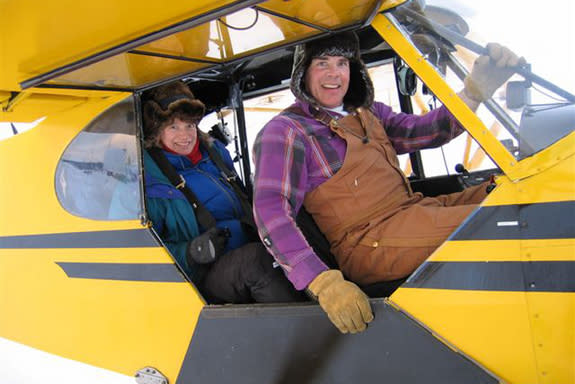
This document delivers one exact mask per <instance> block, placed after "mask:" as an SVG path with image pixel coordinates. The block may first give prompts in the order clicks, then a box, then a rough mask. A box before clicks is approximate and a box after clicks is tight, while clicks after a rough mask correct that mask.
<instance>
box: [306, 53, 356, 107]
mask: <svg viewBox="0 0 575 384" xmlns="http://www.w3.org/2000/svg"><path fill="white" fill-rule="evenodd" d="M305 86H306V89H307V91H308V92H309V93H310V94H311V96H313V98H314V99H315V100H316V101H317V102H318V103H319V104H320V105H321V106H323V107H326V108H335V107H338V106H340V105H342V104H343V97H344V96H345V94H346V93H347V89H348V88H349V60H348V59H346V58H345V57H343V56H320V57H316V58H314V59H312V61H311V64H310V65H309V68H308V69H307V71H306V73H305Z"/></svg>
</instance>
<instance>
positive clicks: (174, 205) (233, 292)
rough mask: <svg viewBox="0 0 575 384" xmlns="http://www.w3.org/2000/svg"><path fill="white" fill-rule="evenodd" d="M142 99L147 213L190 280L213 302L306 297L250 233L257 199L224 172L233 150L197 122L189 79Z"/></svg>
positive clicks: (197, 104) (198, 110)
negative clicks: (250, 198)
mask: <svg viewBox="0 0 575 384" xmlns="http://www.w3.org/2000/svg"><path fill="white" fill-rule="evenodd" d="M143 102H144V109H143V112H144V135H145V143H144V145H145V147H146V149H147V151H146V152H145V153H144V169H145V180H146V183H145V189H146V203H147V209H148V214H149V217H150V219H151V221H152V225H153V227H154V229H155V230H156V232H157V233H158V234H159V236H160V237H161V238H162V240H163V241H164V243H165V244H166V246H167V247H168V249H169V250H170V252H171V253H172V255H173V256H174V257H175V258H176V260H177V262H178V264H179V265H180V266H181V268H182V269H183V270H184V271H185V272H186V273H187V274H188V276H189V278H190V279H191V280H192V282H194V284H196V286H197V287H198V288H199V289H200V291H201V292H202V293H203V294H204V296H205V297H206V299H207V300H208V301H210V302H218V303H221V302H231V303H247V302H253V301H256V302H289V301H296V300H300V299H301V296H300V293H298V292H297V291H295V290H294V289H293V288H292V287H291V285H290V284H289V282H288V281H287V279H286V278H285V275H284V274H283V272H282V271H281V269H280V268H274V267H273V258H272V257H271V256H270V255H269V254H268V253H267V252H266V250H265V247H264V246H263V245H262V244H261V243H259V241H255V239H254V240H252V238H251V237H250V236H249V233H248V232H249V228H248V227H249V223H253V219H252V217H251V205H250V204H249V203H248V202H247V200H246V199H243V201H242V198H243V197H242V196H241V190H240V188H241V187H240V188H238V185H233V181H228V179H233V178H230V177H223V176H225V175H226V174H227V175H228V176H229V175H230V174H232V175H233V176H235V172H234V171H233V169H234V168H233V163H232V160H231V157H230V154H229V153H228V152H227V150H226V149H225V147H224V146H223V144H221V143H220V142H219V141H217V140H214V139H213V138H211V137H210V136H209V135H207V134H205V133H203V132H201V131H200V130H198V128H197V126H198V123H199V122H200V120H201V119H202V117H203V115H204V110H205V107H204V105H203V103H202V102H201V101H199V100H197V99H195V98H194V95H193V94H192V92H191V91H190V89H189V88H188V87H187V85H186V84H185V83H183V82H175V83H171V84H168V85H165V86H161V87H158V88H156V89H153V90H151V91H148V92H147V94H145V95H144V97H143ZM174 171H175V172H174ZM170 173H171V175H170ZM170 177H171V179H172V181H173V182H170ZM174 178H175V181H174ZM182 181H183V182H185V183H182ZM175 185H177V187H176V186H175ZM186 188H187V189H188V190H185V189H186ZM190 191H191V193H190ZM194 199H195V200H194ZM192 204H193V205H195V206H196V207H193V206H192ZM206 211H207V212H206ZM245 223H248V224H247V226H246V224H245Z"/></svg>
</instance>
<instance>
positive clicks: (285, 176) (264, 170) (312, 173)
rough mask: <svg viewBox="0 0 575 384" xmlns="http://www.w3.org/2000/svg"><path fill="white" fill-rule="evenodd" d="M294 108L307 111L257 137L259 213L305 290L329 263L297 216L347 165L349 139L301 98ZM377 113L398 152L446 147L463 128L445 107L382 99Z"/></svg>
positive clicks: (271, 243)
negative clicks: (426, 108)
mask: <svg viewBox="0 0 575 384" xmlns="http://www.w3.org/2000/svg"><path fill="white" fill-rule="evenodd" d="M294 106H295V107H297V108H299V109H300V110H301V111H302V112H303V114H304V115H300V114H296V113H293V112H292V111H288V110H285V111H283V112H282V113H280V114H279V115H278V116H276V117H274V118H273V119H272V120H270V121H269V122H268V123H267V124H266V125H265V126H264V128H263V129H262V130H261V131H260V133H259V134H258V137H257V139H256V141H255V144H254V161H255V184H254V217H255V220H256V223H257V225H258V228H259V234H260V237H261V238H262V240H263V242H264V244H265V245H266V247H267V248H268V251H269V252H270V253H271V254H272V255H273V256H274V258H275V259H276V261H277V263H278V264H279V265H280V266H281V267H282V268H283V269H284V271H285V273H286V275H287V277H288V279H289V280H290V281H291V282H292V284H293V285H294V286H295V288H296V289H304V288H306V287H307V286H308V284H309V283H310V282H311V281H312V280H313V279H314V278H315V277H316V276H317V275H318V274H320V273H321V272H323V271H325V270H327V269H328V267H327V266H326V265H325V264H324V263H323V262H322V261H321V260H320V258H319V257H318V256H317V255H316V254H315V253H314V251H313V250H312V248H311V247H310V246H309V244H308V243H307V241H306V239H305V238H304V236H303V234H302V233H301V231H300V230H299V228H298V227H297V225H296V222H295V217H296V214H297V212H298V211H299V209H300V207H301V206H302V204H303V200H304V197H305V195H306V193H307V192H309V191H311V190H313V189H314V188H316V187H318V186H319V185H321V184H322V183H323V182H325V181H326V180H328V179H329V178H330V177H331V176H332V175H334V174H335V173H336V172H337V171H338V170H339V169H340V168H341V166H342V164H343V161H344V158H345V151H346V142H345V140H343V139H341V138H340V137H339V136H337V135H334V134H333V133H332V132H331V130H330V129H329V127H328V126H326V125H325V124H323V123H321V122H319V121H318V120H316V119H314V118H313V117H312V114H311V113H310V108H311V107H310V105H309V104H307V103H305V102H302V101H297V102H296V103H295V104H294V105H293V106H292V107H294ZM372 112H373V113H374V115H375V116H376V117H377V118H378V119H379V120H380V121H381V123H382V125H383V126H384V127H385V131H386V133H387V135H388V137H389V139H390V140H391V142H392V143H393V146H394V148H395V150H396V152H397V153H398V154H402V153H410V152H413V151H416V150H419V149H423V148H432V147H438V146H441V145H443V144H445V143H447V142H449V141H450V140H451V139H453V138H454V137H456V136H457V135H459V134H461V133H462V132H463V128H462V127H461V125H460V124H459V123H458V122H457V121H456V120H455V118H454V117H453V116H452V115H451V114H450V113H449V112H448V111H447V109H446V108H445V107H441V108H438V109H435V110H433V111H431V112H429V113H427V114H426V115H423V116H416V115H408V114H404V113H395V112H393V111H392V110H391V108H390V107H389V106H387V105H385V104H382V103H377V102H376V103H375V104H374V105H373V107H372ZM331 114H332V115H333V116H334V117H339V115H337V114H336V113H331Z"/></svg>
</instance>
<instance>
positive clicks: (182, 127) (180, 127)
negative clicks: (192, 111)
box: [160, 118, 198, 156]
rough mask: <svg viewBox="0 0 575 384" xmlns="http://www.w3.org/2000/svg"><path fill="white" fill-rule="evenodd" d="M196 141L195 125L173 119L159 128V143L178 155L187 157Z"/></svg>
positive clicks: (196, 131)
mask: <svg viewBox="0 0 575 384" xmlns="http://www.w3.org/2000/svg"><path fill="white" fill-rule="evenodd" d="M196 140H198V130H197V125H196V124H195V123H192V122H187V121H182V120H180V119H178V118H175V119H174V121H172V122H171V123H170V124H166V125H164V126H163V127H162V128H161V133H160V142H161V143H162V144H163V145H164V146H165V147H166V148H168V149H170V150H172V151H174V152H176V153H177V154H178V155H184V156H186V155H189V154H190V153H191V152H192V150H193V149H194V146H195V145H196Z"/></svg>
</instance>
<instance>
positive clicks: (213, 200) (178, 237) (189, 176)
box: [144, 141, 248, 282]
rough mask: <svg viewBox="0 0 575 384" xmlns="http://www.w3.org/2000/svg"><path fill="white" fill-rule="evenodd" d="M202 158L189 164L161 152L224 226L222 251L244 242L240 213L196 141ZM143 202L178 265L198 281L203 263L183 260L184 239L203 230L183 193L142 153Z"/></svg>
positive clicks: (217, 145) (224, 152)
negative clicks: (226, 232)
mask: <svg viewBox="0 0 575 384" xmlns="http://www.w3.org/2000/svg"><path fill="white" fill-rule="evenodd" d="M213 145H214V146H215V148H216V149H217V151H218V152H219V153H220V154H221V155H222V159H223V160H224V163H225V164H226V166H228V168H229V169H230V170H233V169H234V168H233V163H232V159H231V157H230V154H229V152H228V151H227V150H226V149H225V147H224V146H223V144H221V143H220V142H219V141H213ZM200 151H201V152H202V159H201V160H200V162H199V163H197V164H195V165H194V164H192V162H191V161H190V159H188V158H187V157H186V156H181V155H177V154H173V153H169V152H166V151H164V153H165V155H166V157H167V159H168V161H169V162H170V163H171V164H172V165H173V166H174V168H175V169H176V171H177V172H178V173H179V174H180V175H182V176H183V177H184V179H185V180H186V186H187V187H188V188H190V189H191V190H192V191H193V192H194V194H195V195H196V197H197V198H198V199H199V200H200V201H201V202H202V204H203V205H204V206H205V207H206V209H207V210H208V211H210V213H211V214H212V215H213V216H214V219H216V223H217V224H216V225H217V227H219V228H228V229H229V230H230V233H231V237H230V238H229V240H228V244H227V248H226V252H227V251H230V250H232V249H236V248H238V247H240V246H242V245H244V244H246V243H247V242H248V237H247V235H246V233H245V232H244V230H243V228H242V225H241V222H240V218H241V217H242V216H243V211H242V206H241V204H240V200H239V199H238V197H237V196H236V194H235V193H234V192H233V190H232V189H231V186H230V185H229V184H228V183H227V182H225V181H224V179H223V177H222V175H221V172H220V170H219V169H218V167H217V166H216V165H215V164H214V162H213V161H212V160H211V159H210V158H209V155H208V152H207V151H206V150H205V148H203V143H202V144H200ZM144 170H145V180H146V183H145V189H146V205H147V210H148V215H149V218H150V220H151V221H152V225H153V227H154V229H155V230H156V232H157V233H158V235H159V236H160V237H161V238H162V240H163V241H164V243H165V244H166V246H167V247H168V249H169V250H170V252H171V253H172V255H173V256H174V257H175V258H176V260H177V262H178V264H179V265H180V266H181V267H182V269H183V270H184V271H185V272H186V273H187V274H188V276H189V277H190V278H191V279H192V281H194V282H198V281H199V280H200V279H201V278H202V277H203V274H204V272H205V266H200V265H197V264H196V265H189V264H188V261H187V260H186V247H187V245H188V242H189V241H190V240H192V239H193V238H194V237H196V236H198V235H199V234H201V233H203V232H204V231H205V228H201V226H200V225H199V223H198V222H197V221H196V216H195V214H194V211H193V209H192V206H191V205H190V203H189V202H188V200H187V199H186V197H185V196H184V194H183V193H181V192H180V191H178V190H177V189H176V188H175V187H174V186H173V185H172V184H171V183H170V182H169V180H168V178H167V177H166V176H164V174H163V173H162V172H161V170H160V169H159V167H158V166H157V165H156V163H155V162H154V160H153V159H152V158H151V157H150V155H149V154H148V153H147V152H144Z"/></svg>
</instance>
